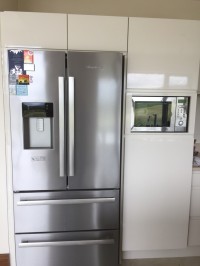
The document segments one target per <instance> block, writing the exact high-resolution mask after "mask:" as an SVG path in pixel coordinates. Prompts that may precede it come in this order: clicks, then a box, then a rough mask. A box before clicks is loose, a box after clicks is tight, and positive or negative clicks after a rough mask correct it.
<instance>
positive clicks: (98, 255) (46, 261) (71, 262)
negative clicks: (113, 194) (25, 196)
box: [16, 230, 118, 266]
mask: <svg viewBox="0 0 200 266" xmlns="http://www.w3.org/2000/svg"><path fill="white" fill-rule="evenodd" d="M88 240H89V242H87V241H88ZM71 241H72V242H71ZM90 241H92V242H93V241H94V242H93V244H92V242H90ZM41 242H42V243H44V245H45V243H46V245H45V246H43V244H42V245H41V246H38V244H39V243H41ZM49 242H50V243H52V242H54V244H53V245H52V246H51V245H49ZM55 242H58V245H57V246H55ZM64 242H65V243H68V242H71V243H72V244H73V245H68V244H67V245H63V243H64ZM21 243H23V245H27V246H28V245H29V243H30V245H36V246H32V247H26V248H22V247H19V245H21ZM75 243H77V244H78V245H74V244H75ZM80 243H81V244H80ZM82 244H83V245H82ZM85 244H86V245H85ZM16 249H17V265H18V266H27V265H29V266H35V265H37V266H55V265H56V266H66V265H67V266H79V265H81V266H88V265H92V266H100V265H102V266H117V265H118V232H117V231H114V230H113V231H109V230H107V231H93V232H76V233H74V232H73V233H64V232H62V233H52V234H25V235H24V234H23V235H16Z"/></svg>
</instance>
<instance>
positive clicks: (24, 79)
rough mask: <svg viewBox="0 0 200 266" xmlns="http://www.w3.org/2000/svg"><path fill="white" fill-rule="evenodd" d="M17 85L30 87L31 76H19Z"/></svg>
mask: <svg viewBox="0 0 200 266" xmlns="http://www.w3.org/2000/svg"><path fill="white" fill-rule="evenodd" d="M17 83H18V84H19V85H29V75H19V76H18V80H17Z"/></svg>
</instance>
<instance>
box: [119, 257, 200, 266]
mask: <svg viewBox="0 0 200 266" xmlns="http://www.w3.org/2000/svg"><path fill="white" fill-rule="evenodd" d="M122 266H200V257H190V258H173V259H171V258H170V259H137V260H124V261H123V264H122Z"/></svg>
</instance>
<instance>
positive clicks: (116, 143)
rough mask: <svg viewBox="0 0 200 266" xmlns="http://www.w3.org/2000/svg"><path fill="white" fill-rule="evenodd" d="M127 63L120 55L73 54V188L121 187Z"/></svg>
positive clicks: (70, 180)
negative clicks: (122, 113)
mask: <svg viewBox="0 0 200 266" xmlns="http://www.w3.org/2000/svg"><path fill="white" fill-rule="evenodd" d="M122 61H123V56H122V54H120V53H116V52H69V53H68V76H69V88H68V89H69V97H68V100H69V113H68V116H69V120H68V122H69V126H68V136H70V137H69V143H68V150H69V151H68V154H69V162H68V175H69V178H68V185H69V189H107V188H119V186H120V145H121V112H122V111H121V110H122V109H121V106H122V69H123V63H122ZM73 93H74V95H73ZM73 99H74V102H73ZM73 118H74V124H73ZM73 128H74V132H73ZM70 157H72V158H71V159H70Z"/></svg>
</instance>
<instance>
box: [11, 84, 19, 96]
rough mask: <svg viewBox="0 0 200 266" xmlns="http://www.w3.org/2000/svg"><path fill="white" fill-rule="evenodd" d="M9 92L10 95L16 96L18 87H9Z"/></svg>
mask: <svg viewBox="0 0 200 266" xmlns="http://www.w3.org/2000/svg"><path fill="white" fill-rule="evenodd" d="M9 92H10V95H16V94H17V87H16V85H9Z"/></svg>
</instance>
